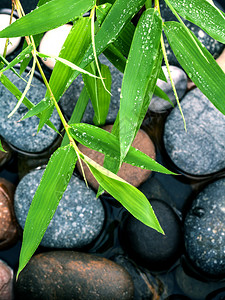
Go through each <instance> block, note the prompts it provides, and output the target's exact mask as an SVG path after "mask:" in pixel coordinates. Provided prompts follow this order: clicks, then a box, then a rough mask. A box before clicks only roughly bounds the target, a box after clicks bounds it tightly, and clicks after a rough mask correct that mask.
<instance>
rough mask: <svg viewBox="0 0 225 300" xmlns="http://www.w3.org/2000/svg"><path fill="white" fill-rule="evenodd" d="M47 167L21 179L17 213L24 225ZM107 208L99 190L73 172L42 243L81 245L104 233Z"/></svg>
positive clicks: (63, 245)
mask: <svg viewBox="0 0 225 300" xmlns="http://www.w3.org/2000/svg"><path fill="white" fill-rule="evenodd" d="M42 174H43V170H35V171H33V172H31V173H29V174H27V175H26V176H25V177H23V178H22V180H21V181H20V182H19V185H18V186H17V188H16V192H15V213H16V217H17V219H18V222H19V224H20V225H21V227H22V228H24V224H25V220H26V216H27V213H28V210H29V207H30V204H31V202H32V199H33V196H34V194H35V192H36V189H37V187H38V184H39V182H40V180H41V177H42ZM103 222H104V209H103V206H102V203H101V201H100V200H99V199H96V196H95V193H94V192H93V191H92V190H91V189H88V188H87V187H86V185H85V183H84V182H83V181H81V180H80V179H79V178H77V177H75V176H74V175H73V176H72V178H71V180H70V182H69V185H68V187H67V189H66V191H65V193H64V194H63V197H62V199H61V201H60V202H59V205H58V208H57V210H56V212H55V215H54V217H53V219H52V220H51V222H50V224H49V226H48V228H47V230H46V232H45V234H44V237H43V239H42V241H41V245H42V246H44V247H55V248H81V247H84V246H86V245H88V244H89V243H91V242H92V241H93V240H94V239H95V238H96V237H97V236H98V234H99V233H100V231H101V229H102V226H103Z"/></svg>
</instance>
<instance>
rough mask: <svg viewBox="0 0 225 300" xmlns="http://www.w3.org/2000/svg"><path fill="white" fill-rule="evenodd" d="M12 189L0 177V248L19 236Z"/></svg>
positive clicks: (7, 182) (8, 244)
mask: <svg viewBox="0 0 225 300" xmlns="http://www.w3.org/2000/svg"><path fill="white" fill-rule="evenodd" d="M14 191H15V186H14V185H13V184H12V183H10V182H9V181H7V180H6V179H4V178H0V249H5V248H8V247H9V246H11V245H12V244H14V243H15V242H16V241H17V240H18V238H19V225H18V223H17V221H16V218H15V213H14V208H13V196H14Z"/></svg>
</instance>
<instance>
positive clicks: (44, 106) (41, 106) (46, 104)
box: [21, 99, 52, 121]
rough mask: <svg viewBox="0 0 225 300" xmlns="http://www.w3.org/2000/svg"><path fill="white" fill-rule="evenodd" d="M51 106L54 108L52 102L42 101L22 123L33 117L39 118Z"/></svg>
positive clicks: (23, 118)
mask: <svg viewBox="0 0 225 300" xmlns="http://www.w3.org/2000/svg"><path fill="white" fill-rule="evenodd" d="M50 106H52V102H51V101H50V100H48V101H47V100H46V99H44V100H42V101H40V102H39V103H38V104H37V105H35V106H33V107H32V108H31V109H30V110H29V111H28V112H27V113H26V114H25V115H24V116H23V117H22V119H21V121H23V120H25V119H27V118H31V117H33V116H37V115H38V114H40V113H41V112H42V111H44V110H45V109H48V108H49V107H50Z"/></svg>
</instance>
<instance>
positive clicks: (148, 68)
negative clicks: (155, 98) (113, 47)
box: [119, 9, 162, 163]
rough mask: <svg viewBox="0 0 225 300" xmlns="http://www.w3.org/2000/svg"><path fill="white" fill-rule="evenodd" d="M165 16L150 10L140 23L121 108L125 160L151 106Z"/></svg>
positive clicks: (121, 149)
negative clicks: (162, 16) (162, 17)
mask: <svg viewBox="0 0 225 300" xmlns="http://www.w3.org/2000/svg"><path fill="white" fill-rule="evenodd" d="M161 33H162V19H161V17H160V16H159V14H158V12H157V11H156V10H155V9H148V10H146V11H145V12H144V13H143V14H142V16H141V18H140V20H139V22H138V25H137V28H136V31H135V34H134V38H133V42H132V45H131V49H130V52H129V56H128V63H127V65H126V69H125V72H124V78H123V82H122V88H121V101H120V110H119V119H120V134H119V136H120V151H121V158H120V162H121V163H122V161H123V159H124V158H125V156H126V154H127V152H128V150H129V147H130V146H131V144H132V142H133V140H134V137H135V135H136V132H137V131H138V129H139V128H140V125H141V123H142V121H143V118H144V116H145V114H146V111H147V109H148V106H149V103H150V100H151V97H152V94H153V91H154V89H155V85H156V81H157V78H158V73H159V66H158V65H159V63H160V65H161V55H160V52H159V51H160V49H161V48H160V37H161Z"/></svg>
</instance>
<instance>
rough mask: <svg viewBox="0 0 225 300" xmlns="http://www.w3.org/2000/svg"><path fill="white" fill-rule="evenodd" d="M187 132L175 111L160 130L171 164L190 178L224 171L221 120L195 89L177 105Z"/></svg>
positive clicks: (224, 138) (224, 139)
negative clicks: (180, 109) (162, 133)
mask: <svg viewBox="0 0 225 300" xmlns="http://www.w3.org/2000/svg"><path fill="white" fill-rule="evenodd" d="M181 108H182V111H183V114H184V118H185V120H186V125H187V132H186V131H185V130H184V123H183V119H182V117H181V114H180V111H179V108H178V107H175V108H174V109H173V110H172V112H171V113H170V114H169V116H168V118H167V120H166V123H165V128H164V136H163V139H164V145H165V149H166V151H167V153H168V155H169V157H170V158H171V160H172V161H173V162H174V164H175V165H176V166H177V167H178V168H179V169H181V170H182V171H183V172H185V173H188V174H191V175H208V174H211V173H214V172H217V171H220V170H222V169H224V168H225V160H224V156H225V131H224V130H223V129H224V126H225V116H224V115H223V114H222V113H221V112H219V111H218V110H217V109H216V108H215V107H214V106H213V105H212V103H211V102H210V101H209V100H208V99H207V98H206V96H204V94H203V93H202V92H201V91H200V90H199V89H197V88H196V89H194V90H192V91H190V92H189V93H187V94H186V96H185V97H184V98H183V100H182V101H181Z"/></svg>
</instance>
